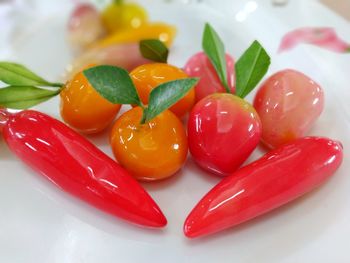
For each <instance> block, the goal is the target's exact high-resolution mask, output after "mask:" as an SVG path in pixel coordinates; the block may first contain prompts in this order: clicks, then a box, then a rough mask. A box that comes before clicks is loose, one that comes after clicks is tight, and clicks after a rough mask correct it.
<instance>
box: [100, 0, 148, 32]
mask: <svg viewBox="0 0 350 263" xmlns="http://www.w3.org/2000/svg"><path fill="white" fill-rule="evenodd" d="M102 20H103V23H104V25H105V26H106V28H107V30H108V31H109V32H115V31H118V30H121V29H133V28H139V27H140V26H142V25H143V24H145V23H147V20H148V17H147V12H146V10H145V9H144V8H143V7H142V6H140V5H138V4H135V3H124V1H122V0H114V1H113V2H112V3H111V4H110V5H108V6H107V7H106V8H105V10H103V12H102Z"/></svg>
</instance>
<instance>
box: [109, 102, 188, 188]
mask: <svg viewBox="0 0 350 263" xmlns="http://www.w3.org/2000/svg"><path fill="white" fill-rule="evenodd" d="M141 118H142V108H140V107H135V108H133V109H131V110H129V111H127V112H126V113H124V114H123V115H122V116H120V117H119V118H118V120H117V121H116V122H115V124H114V126H113V129H112V131H111V135H110V143H111V146H112V149H113V153H114V155H115V156H116V158H117V160H118V162H119V163H120V164H121V165H122V166H123V167H127V169H128V170H129V172H130V173H131V174H132V175H133V176H134V177H135V178H136V179H138V180H143V181H154V180H160V179H164V178H166V177H169V176H171V175H173V174H174V173H176V172H177V171H178V170H179V169H180V168H181V167H182V165H183V163H184V162H185V160H186V157H187V152H188V147H187V136H186V131H185V128H184V127H183V125H182V123H181V121H180V120H179V119H178V118H177V117H176V116H175V115H174V114H173V113H172V112H171V111H168V110H167V111H164V112H162V113H161V114H159V115H158V116H157V117H155V118H154V119H152V120H150V121H148V122H147V123H145V124H140V120H141Z"/></svg>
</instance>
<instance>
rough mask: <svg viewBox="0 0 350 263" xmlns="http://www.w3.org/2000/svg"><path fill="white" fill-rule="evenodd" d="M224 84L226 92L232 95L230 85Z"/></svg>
mask: <svg viewBox="0 0 350 263" xmlns="http://www.w3.org/2000/svg"><path fill="white" fill-rule="evenodd" d="M222 84H223V85H224V88H225V90H226V92H227V93H230V94H231V93H232V92H231V89H230V88H229V86H228V84H227V83H226V82H225V83H222Z"/></svg>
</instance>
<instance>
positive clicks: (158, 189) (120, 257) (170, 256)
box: [0, 0, 350, 263]
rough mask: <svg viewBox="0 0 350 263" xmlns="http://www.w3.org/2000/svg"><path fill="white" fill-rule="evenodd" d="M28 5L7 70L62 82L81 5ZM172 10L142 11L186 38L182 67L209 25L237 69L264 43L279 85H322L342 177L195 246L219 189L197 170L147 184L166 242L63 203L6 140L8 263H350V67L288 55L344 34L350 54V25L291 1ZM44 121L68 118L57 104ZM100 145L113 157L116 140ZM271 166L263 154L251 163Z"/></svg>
mask: <svg viewBox="0 0 350 263" xmlns="http://www.w3.org/2000/svg"><path fill="white" fill-rule="evenodd" d="M22 2H24V5H27V6H29V8H28V7H27V8H26V9H19V8H17V9H16V11H13V13H11V14H10V15H9V17H8V20H6V23H7V24H2V28H5V29H6V30H3V31H2V32H3V33H2V37H1V38H0V40H1V41H2V42H0V50H1V51H0V54H1V60H4V59H5V58H6V59H11V60H15V61H18V62H21V63H25V64H26V65H28V66H30V67H31V68H32V69H34V70H35V71H36V72H38V73H40V74H41V75H43V76H45V77H46V78H48V79H51V80H57V79H59V77H60V74H61V73H62V72H63V69H64V67H65V65H66V64H67V63H68V62H69V61H70V59H71V55H70V52H69V47H68V46H67V45H66V43H65V41H64V33H65V23H66V19H67V15H68V13H69V10H70V9H71V3H70V1H67V0H66V1H38V0H37V1H33V0H32V1H29V0H28V1H22ZM72 2H73V1H72ZM166 2H167V3H165V1H164V2H163V1H154V0H153V1H152V0H144V1H142V3H143V4H144V5H145V6H146V7H147V9H148V11H149V12H150V14H151V17H152V19H153V20H164V21H167V22H169V23H173V24H175V25H176V26H177V27H178V36H177V38H176V42H175V45H174V48H173V50H172V51H171V52H172V53H171V56H170V62H171V63H173V64H176V65H179V66H181V65H183V64H184V62H185V61H186V59H187V58H188V57H189V56H190V55H191V54H193V53H194V52H195V51H198V50H199V49H200V38H201V33H202V28H203V23H204V22H205V21H209V22H210V23H212V24H213V26H214V27H215V28H216V29H217V31H218V32H219V34H220V35H221V36H222V37H223V39H224V41H225V43H226V46H227V49H228V51H229V52H231V53H232V54H233V55H234V56H235V57H237V56H238V55H239V54H241V52H242V51H243V50H244V48H246V47H247V46H248V45H249V44H250V42H251V41H252V40H253V39H255V38H256V39H259V40H260V41H261V42H262V43H263V45H264V46H265V47H266V48H267V49H268V51H269V52H270V54H271V55H272V66H271V69H270V72H269V73H272V72H275V71H277V70H280V69H284V68H288V67H291V68H295V69H298V70H300V71H302V72H304V73H306V74H307V75H309V76H311V77H312V78H313V79H315V80H316V81H317V82H319V83H320V84H321V85H322V86H323V88H324V90H325V93H326V107H325V110H324V112H323V114H322V116H321V118H320V119H319V121H318V122H317V124H316V126H315V127H314V129H313V130H312V132H311V134H314V135H324V136H329V137H332V138H334V139H338V140H340V141H342V142H343V144H344V148H345V160H344V163H343V165H342V167H341V168H340V169H339V170H338V172H337V174H336V176H334V177H333V179H331V180H330V181H329V182H328V183H327V184H325V185H324V186H322V187H321V188H319V189H318V190H316V191H314V192H312V193H310V194H308V195H306V196H305V197H303V198H300V199H299V200H297V201H295V202H293V203H291V204H289V205H286V206H284V207H283V208H280V209H277V210H275V211H273V212H271V213H269V214H267V215H265V216H262V217H260V218H258V219H255V220H252V221H251V222H248V223H245V224H243V225H241V226H238V227H236V228H233V229H231V230H228V231H224V232H221V233H219V234H216V235H213V236H210V237H206V238H202V239H197V240H188V239H186V238H185V237H184V235H183V234H182V224H183V221H184V219H185V217H186V215H187V214H188V213H189V211H190V210H191V209H192V207H193V206H194V205H195V204H196V203H197V201H198V200H199V199H200V198H201V197H202V196H203V194H205V193H206V192H207V191H208V190H209V189H210V188H211V187H212V186H213V185H214V184H215V183H217V182H218V181H219V178H217V177H215V176H211V175H208V174H205V173H204V172H202V171H201V170H199V169H198V168H197V167H196V166H195V165H194V164H193V162H192V161H191V160H190V159H189V161H188V162H187V163H186V166H185V168H184V169H183V170H182V171H181V172H180V173H178V174H177V175H176V176H174V177H173V178H171V179H169V180H166V181H163V182H159V183H152V184H144V185H145V187H146V188H147V189H148V190H149V191H150V193H151V195H152V196H153V197H154V199H155V200H156V201H157V202H158V203H159V205H160V207H161V208H162V209H163V211H164V213H165V215H166V216H167V218H168V220H169V224H168V226H167V227H166V228H165V229H164V230H147V229H142V228H138V227H135V226H132V225H129V224H127V223H125V222H123V221H121V220H119V219H116V218H114V217H111V216H108V215H106V214H104V213H102V212H100V211H98V210H96V209H94V208H92V207H90V206H89V205H86V204H85V203H83V202H81V201H79V200H77V199H75V198H73V197H71V196H69V195H67V194H65V193H63V192H61V191H60V190H58V189H57V188H56V187H55V186H53V185H51V184H50V183H48V182H47V181H46V180H44V179H42V178H41V177H40V176H38V175H37V174H35V173H34V172H33V171H31V170H30V169H28V168H27V167H25V166H24V165H23V164H22V163H21V162H20V161H19V160H17V159H16V158H15V157H14V156H13V155H12V154H11V153H10V152H9V150H8V149H7V147H6V145H5V144H4V142H3V141H2V140H0V179H1V181H0V211H1V216H0V226H1V227H0V262H6V263H11V262H16V263H21V262H25V263H39V262H50V263H56V262H57V263H65V262H72V263H80V262H84V263H94V262H111V263H112V262H113V263H115V262H123V263H125V262H154V263H157V262H201V263H205V262H254V263H255V262H269V263H271V262H283V263H287V262H291V263H295V262H319V263H322V262H339V263H342V262H350V253H349V236H350V224H349V218H350V195H349V189H350V177H349V176H348V173H347V171H349V169H350V162H349V161H350V160H349V154H348V152H347V150H348V149H349V148H350V139H349V131H350V106H349V101H350V87H349V83H350V75H349V73H350V63H349V55H340V54H336V53H332V52H328V51H325V50H321V49H318V48H315V47H309V46H303V47H298V48H296V49H295V50H293V51H291V52H288V53H285V54H282V55H277V54H276V49H277V46H278V44H279V40H280V38H281V37H282V35H283V34H284V33H285V32H287V31H288V30H290V29H293V28H295V27H299V26H306V25H308V26H309V25H315V26H333V27H335V28H336V29H337V31H338V32H339V34H340V35H342V36H343V37H347V38H348V39H347V40H348V41H349V42H350V39H349V36H350V27H349V23H348V22H346V21H345V20H343V19H342V18H340V17H338V16H337V15H336V14H334V13H332V12H331V11H329V10H327V9H326V8H325V7H323V6H322V5H321V4H319V3H318V2H316V1H314V0H310V1H301V0H300V1H298V0H290V1H289V4H288V5H287V6H286V7H272V5H271V1H263V0H261V1H230V0H225V1H223V0H222V1H220V4H219V1H214V0H210V1H209V0H207V1H200V2H199V3H197V4H194V3H192V2H191V1H186V2H190V3H187V4H185V3H184V2H182V1H166ZM238 2H239V3H238ZM37 3H41V5H39V6H38V5H37ZM2 8H5V7H4V6H3V7H0V10H4V9H2ZM4 12H5V11H4ZM3 21H5V20H3ZM4 25H5V26H4ZM251 98H252V96H250V97H249V98H248V100H251ZM37 109H39V110H41V111H43V112H47V113H49V114H51V115H53V116H55V117H57V118H59V113H58V100H57V99H54V100H52V101H50V102H47V103H45V104H43V105H41V106H40V107H37ZM90 139H91V140H93V141H94V142H95V143H96V144H97V145H98V146H99V147H100V148H101V149H102V150H104V151H105V152H106V153H107V154H109V155H111V150H110V148H109V146H108V140H107V136H106V134H102V135H99V136H95V137H90ZM261 154H262V152H261V151H260V150H256V151H255V152H254V154H253V155H252V157H251V158H250V160H253V159H256V158H258V157H259V156H260V155H261Z"/></svg>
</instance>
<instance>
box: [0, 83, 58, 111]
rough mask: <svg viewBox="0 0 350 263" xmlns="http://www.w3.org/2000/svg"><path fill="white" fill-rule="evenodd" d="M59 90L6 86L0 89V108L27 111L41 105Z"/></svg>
mask: <svg viewBox="0 0 350 263" xmlns="http://www.w3.org/2000/svg"><path fill="white" fill-rule="evenodd" d="M59 92H60V90H47V89H40V88H36V87H33V86H8V87H5V88H2V89H0V106H2V107H5V108H11V109H27V108H30V107H32V106H35V105H37V104H39V103H42V102H44V101H46V100H48V99H50V98H52V97H54V96H56V95H57V94H59Z"/></svg>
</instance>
